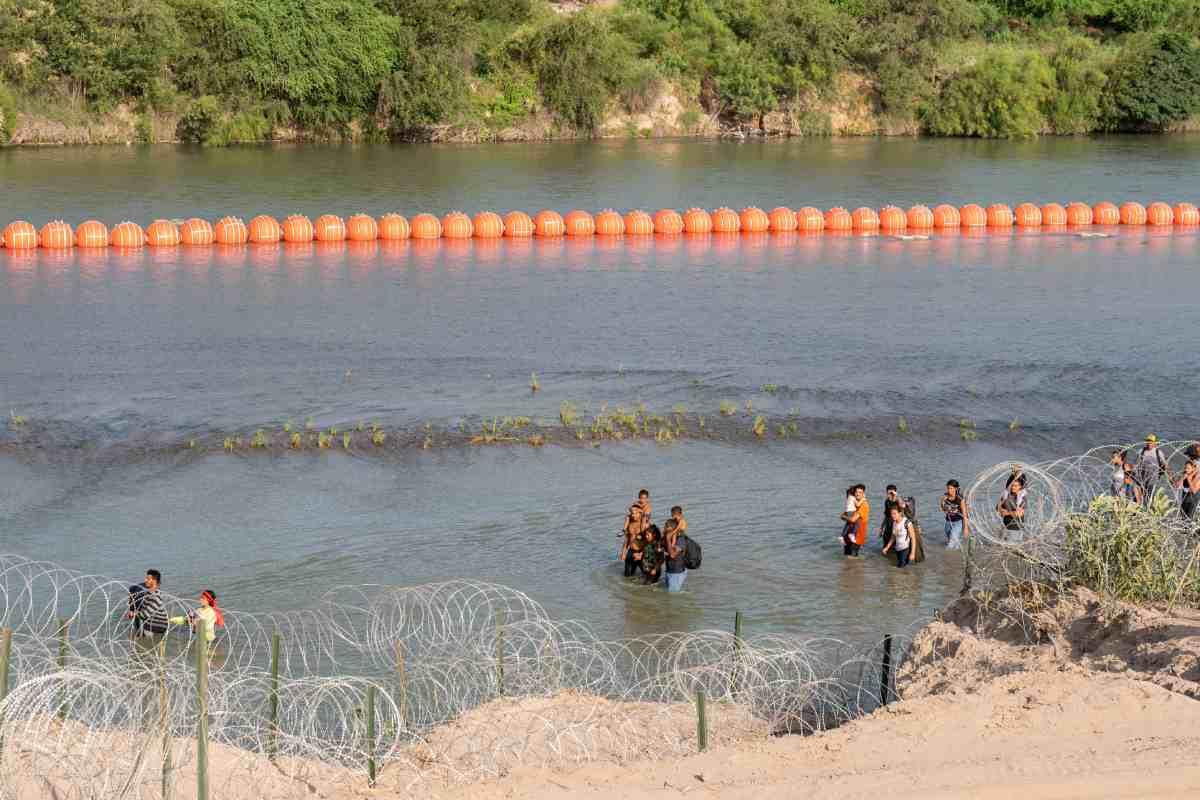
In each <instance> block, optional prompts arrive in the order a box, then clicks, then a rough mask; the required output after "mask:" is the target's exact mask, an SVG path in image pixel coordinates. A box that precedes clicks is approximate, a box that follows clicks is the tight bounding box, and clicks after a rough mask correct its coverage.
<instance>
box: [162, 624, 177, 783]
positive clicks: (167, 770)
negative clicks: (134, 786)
mask: <svg viewBox="0 0 1200 800" xmlns="http://www.w3.org/2000/svg"><path fill="white" fill-rule="evenodd" d="M158 729H159V733H160V734H161V736H162V798H163V800H170V797H171V777H172V775H171V773H172V772H173V771H174V768H175V765H174V762H173V757H172V753H171V745H172V737H171V703H170V695H169V694H168V693H167V637H165V636H164V637H163V639H162V641H161V642H159V643H158Z"/></svg>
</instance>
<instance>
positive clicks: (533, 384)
mask: <svg viewBox="0 0 1200 800" xmlns="http://www.w3.org/2000/svg"><path fill="white" fill-rule="evenodd" d="M541 388H542V385H541V384H540V383H538V377H537V373H536V372H531V373H529V390H530V391H531V392H536V391H537V390H538V389H541Z"/></svg>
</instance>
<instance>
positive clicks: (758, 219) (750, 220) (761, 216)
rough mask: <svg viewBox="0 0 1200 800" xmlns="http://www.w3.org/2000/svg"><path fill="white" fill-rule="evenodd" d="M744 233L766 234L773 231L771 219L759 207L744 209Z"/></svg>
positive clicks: (741, 217) (742, 219)
mask: <svg viewBox="0 0 1200 800" xmlns="http://www.w3.org/2000/svg"><path fill="white" fill-rule="evenodd" d="M740 219H741V221H742V233H764V232H765V231H769V230H770V229H771V218H770V217H768V216H767V214H766V212H765V211H763V210H762V209H761V208H759V207H758V206H748V207H747V208H743V209H742V214H741V216H740Z"/></svg>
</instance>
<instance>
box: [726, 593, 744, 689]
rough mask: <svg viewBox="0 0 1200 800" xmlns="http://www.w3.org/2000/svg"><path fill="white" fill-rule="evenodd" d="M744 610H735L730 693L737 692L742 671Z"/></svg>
mask: <svg viewBox="0 0 1200 800" xmlns="http://www.w3.org/2000/svg"><path fill="white" fill-rule="evenodd" d="M742 646H743V644H742V612H740V611H735V612H733V674H732V675H731V676H730V680H729V693H730V694H736V693H737V691H738V683H739V682H740V678H741V673H742Z"/></svg>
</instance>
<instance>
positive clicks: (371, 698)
mask: <svg viewBox="0 0 1200 800" xmlns="http://www.w3.org/2000/svg"><path fill="white" fill-rule="evenodd" d="M367 785H368V786H374V785H375V685H374V684H371V685H369V686H367Z"/></svg>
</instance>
